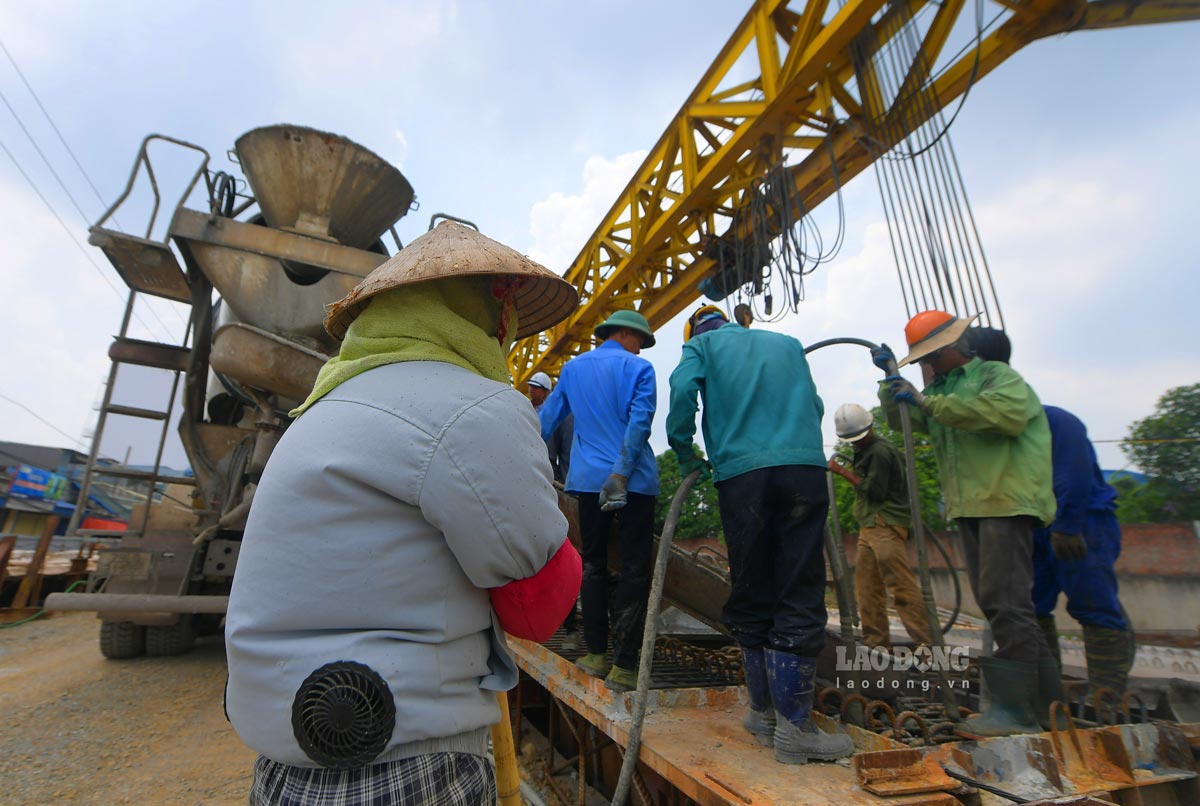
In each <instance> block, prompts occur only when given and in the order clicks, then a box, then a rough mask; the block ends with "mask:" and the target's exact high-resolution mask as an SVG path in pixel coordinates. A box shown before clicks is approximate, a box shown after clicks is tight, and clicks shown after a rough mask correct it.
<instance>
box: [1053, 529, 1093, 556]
mask: <svg viewBox="0 0 1200 806" xmlns="http://www.w3.org/2000/svg"><path fill="white" fill-rule="evenodd" d="M1050 548H1051V550H1053V551H1054V556H1055V557H1057V558H1058V559H1060V560H1062V561H1063V562H1065V563H1070V562H1075V561H1076V560H1082V559H1083V558H1084V556H1085V555H1086V554H1087V542H1086V541H1085V540H1084V539H1083V535H1064V534H1063V533H1062V532H1051V533H1050Z"/></svg>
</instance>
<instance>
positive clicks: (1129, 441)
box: [1092, 437, 1200, 445]
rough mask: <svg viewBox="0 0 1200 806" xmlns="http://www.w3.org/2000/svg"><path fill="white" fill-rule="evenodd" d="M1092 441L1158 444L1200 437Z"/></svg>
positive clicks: (1199, 440) (1100, 440) (1123, 443)
mask: <svg viewBox="0 0 1200 806" xmlns="http://www.w3.org/2000/svg"><path fill="white" fill-rule="evenodd" d="M1092 442H1093V443H1105V442H1115V443H1118V444H1121V445H1157V444H1159V443H1163V442H1200V437H1164V438H1163V439H1093V440H1092Z"/></svg>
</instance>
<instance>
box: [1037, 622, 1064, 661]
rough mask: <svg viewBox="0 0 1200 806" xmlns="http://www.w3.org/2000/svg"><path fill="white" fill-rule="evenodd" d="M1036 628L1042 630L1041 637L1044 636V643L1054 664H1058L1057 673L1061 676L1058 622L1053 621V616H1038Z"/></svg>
mask: <svg viewBox="0 0 1200 806" xmlns="http://www.w3.org/2000/svg"><path fill="white" fill-rule="evenodd" d="M1037 621H1038V626H1039V627H1041V628H1042V635H1044V636H1046V643H1047V644H1049V646H1050V654H1051V655H1053V656H1054V662H1055V663H1056V664H1058V673H1059V674H1060V675H1061V674H1062V651H1061V650H1060V649H1059V648H1058V622H1056V621H1055V620H1054V614H1053V613H1051V614H1050V615H1048V616H1038V620H1037Z"/></svg>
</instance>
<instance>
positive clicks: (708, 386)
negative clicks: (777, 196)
mask: <svg viewBox="0 0 1200 806" xmlns="http://www.w3.org/2000/svg"><path fill="white" fill-rule="evenodd" d="M684 337H685V340H686V341H685V343H684V345H683V357H682V358H681V359H680V361H679V366H677V367H676V368H675V371H674V372H673V373H671V409H670V412H669V414H668V415H667V440H668V441H669V443H670V445H671V447H672V448H673V449H674V450H675V454H676V456H677V457H678V458H679V465H680V471H681V472H682V473H683V474H684V475H687V474H689V473H691V472H692V471H694V470H697V469H699V470H701V471H702V472H703V471H706V470H707V464H706V463H705V461H704V459H702V458H701V457H700V456H699V455H698V454H697V453H696V449H695V447H694V445H693V441H692V438H693V436H694V435H695V433H696V409H697V404H696V397H697V394H699V396H700V398H701V399H702V400H703V404H704V416H703V430H704V444H705V446H706V447H707V448H708V454H709V459H710V460H711V462H712V474H713V477H714V479H715V481H716V486H717V495H718V501H719V504H720V508H721V526H722V528H723V530H724V532H725V543H726V545H727V547H728V550H729V570H730V576H731V585H730V594H729V600H728V601H727V602H726V604H725V609H724V612H723V614H722V616H723V619H724V621H725V623H726V625H727V626H728V627H729V630H730V632H731V633H732V634H733V636H734V638H736V639H737V642H738V644H739V645H740V646H741V650H742V658H743V670H744V672H745V677H746V688H747V691H748V693H749V697H750V710H749V711H748V712H747V713H746V716H745V719H744V720H743V724H744V725H745V727H746V729H747V730H749V731H750V733H751V734H753V735H754V736H755V738H756V739H758V740H759V741H760V742H762V743H764V744H767V745H773V746H774V748H775V758H776V760H777V761H780V762H782V763H786V764H799V763H805V762H807V761H809V760H812V759H815V760H823V761H832V760H835V759H838V758H843V757H845V756H848V755H850V754H851V753H852V752H853V744H852V743H851V741H850V739H849V737H848V736H844V735H829V734H825V733H822V732H820V731H819V730H818V729H817V728H816V727H815V725H814V724H813V722H812V720H811V719H810V714H811V711H812V703H813V688H814V682H813V681H814V678H815V675H816V668H817V667H816V658H817V655H818V654H819V653H820V652H821V649H822V647H823V646H824V644H825V625H826V621H827V615H826V612H825V558H824V555H823V554H822V547H823V537H824V527H825V517H826V514H827V513H828V510H829V496H828V492H827V488H826V482H825V463H826V461H825V452H824V449H823V447H822V441H821V416H822V415H823V413H824V407H823V404H822V403H821V398H820V397H818V396H817V388H816V385H815V384H814V383H813V379H812V374H811V373H810V371H809V368H808V361H807V359H806V358H805V356H804V347H803V346H802V345H801V344H800V342H798V341H797V340H796V339H793V338H791V337H790V336H785V335H783V334H780V333H771V332H769V331H766V330H748V329H747V328H745V327H742V326H741V325H738V324H733V323H730V322H728V320H727V319H726V318H725V315H724V313H723V312H722V311H721V310H720V309H719V308H716V307H714V306H711V305H708V306H704V307H702V308H700V309H699V310H698V311H696V313H695V314H693V315H692V317H691V319H690V320H689V322H688V324H687V326H686V327H685V330H684Z"/></svg>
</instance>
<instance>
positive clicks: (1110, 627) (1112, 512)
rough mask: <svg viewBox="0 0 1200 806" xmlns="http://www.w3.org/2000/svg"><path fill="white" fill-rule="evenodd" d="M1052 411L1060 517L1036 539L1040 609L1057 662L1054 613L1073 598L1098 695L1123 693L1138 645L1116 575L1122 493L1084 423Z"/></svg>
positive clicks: (1054, 408)
mask: <svg viewBox="0 0 1200 806" xmlns="http://www.w3.org/2000/svg"><path fill="white" fill-rule="evenodd" d="M1044 408H1045V410H1046V417H1047V419H1049V421H1050V438H1051V440H1052V443H1051V444H1052V445H1053V451H1054V496H1055V498H1057V499H1058V513H1057V515H1056V517H1055V519H1054V522H1053V523H1051V524H1050V525H1049V526H1048V527H1046V528H1044V529H1038V530H1037V531H1036V532H1034V535H1033V606H1034V610H1035V611H1036V612H1037V617H1038V623H1039V624H1040V625H1041V627H1042V630H1043V632H1045V634H1046V639H1047V640H1048V641H1049V642H1050V647H1051V649H1053V650H1054V652H1055V657H1056V659H1057V658H1058V625H1057V624H1056V623H1055V620H1054V608H1055V606H1056V605H1057V604H1058V595H1059V593H1065V594H1066V595H1067V612H1068V613H1070V614H1071V616H1072V618H1074V619H1075V620H1076V621H1078V622H1079V623H1080V624H1081V625H1083V651H1084V654H1085V655H1086V657H1087V672H1088V683H1089V684H1090V687H1091V689H1092V691H1095V690H1096V689H1097V688H1101V687H1104V688H1108V689H1111V690H1112V691H1114V692H1116V693H1117V694H1122V693H1124V691H1125V687H1126V685H1127V684H1128V678H1129V670H1130V668H1131V667H1132V666H1133V659H1134V652H1135V647H1134V641H1133V628H1132V625H1130V623H1129V621H1128V619H1127V618H1126V617H1125V610H1124V608H1122V607H1121V602H1120V599H1118V598H1117V574H1116V572H1115V571H1114V569H1113V566H1114V565H1115V564H1116V562H1117V557H1118V556H1120V554H1121V525H1120V524H1119V523H1118V522H1117V516H1116V511H1117V491H1116V490H1114V489H1113V488H1112V487H1111V486H1109V484H1108V483H1107V482H1106V481H1105V480H1104V475H1103V474H1102V473H1101V472H1100V465H1099V464H1098V463H1097V462H1096V450H1095V448H1093V447H1092V443H1091V441H1090V440H1089V439H1088V436H1087V428H1086V427H1085V426H1084V424H1083V423H1082V422H1080V420H1079V418H1078V417H1076V416H1075V415H1074V414H1071V413H1070V412H1069V411H1065V410H1063V409H1060V408H1058V407H1057V406H1045V407H1044ZM1060 666H1061V660H1060Z"/></svg>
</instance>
